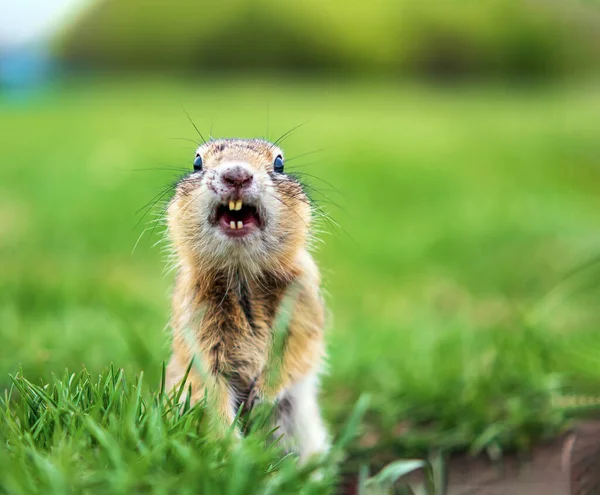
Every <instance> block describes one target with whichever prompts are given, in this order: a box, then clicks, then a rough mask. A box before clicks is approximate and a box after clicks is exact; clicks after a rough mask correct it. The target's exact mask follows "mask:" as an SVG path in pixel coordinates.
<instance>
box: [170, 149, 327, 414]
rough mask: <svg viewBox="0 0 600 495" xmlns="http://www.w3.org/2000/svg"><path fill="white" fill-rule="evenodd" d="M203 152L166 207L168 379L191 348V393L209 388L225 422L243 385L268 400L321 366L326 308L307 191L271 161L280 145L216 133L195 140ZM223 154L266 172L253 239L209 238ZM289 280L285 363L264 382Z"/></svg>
mask: <svg viewBox="0 0 600 495" xmlns="http://www.w3.org/2000/svg"><path fill="white" fill-rule="evenodd" d="M199 153H201V156H202V159H203V171H202V172H201V173H196V174H192V175H190V176H189V177H186V178H184V179H183V180H182V181H181V182H180V184H179V185H178V187H177V191H176V194H175V196H174V198H173V200H172V202H171V204H170V206H169V210H168V224H169V236H170V239H171V242H172V244H173V247H174V252H175V258H176V263H177V277H176V282H175V288H174V293H173V300H172V306H173V307H172V320H171V326H172V328H173V344H172V350H173V353H172V357H171V360H170V362H169V364H168V368H167V382H168V385H169V386H170V387H174V386H176V385H177V384H178V382H180V381H181V380H182V378H183V375H184V372H185V369H186V368H187V366H188V364H189V362H190V360H191V359H192V358H193V357H194V356H195V359H196V366H201V370H202V371H203V373H202V372H200V371H199V370H198V368H196V367H193V368H192V371H191V374H190V383H191V386H192V397H191V398H192V400H193V401H197V400H198V399H199V398H201V397H203V395H204V393H205V389H206V390H207V391H208V393H209V394H212V397H213V399H214V401H213V402H214V403H216V404H217V409H218V411H217V413H218V414H217V416H218V418H220V420H221V422H222V424H223V425H225V426H228V425H229V424H231V422H232V421H233V419H234V416H235V413H236V408H237V407H238V406H239V404H240V403H241V402H242V401H245V400H246V399H247V398H248V395H249V394H252V395H256V396H258V397H259V398H261V399H265V400H274V399H276V398H277V397H283V396H284V395H285V391H286V389H287V388H288V387H289V386H291V385H293V384H294V383H296V382H297V381H299V380H300V379H302V378H303V377H307V376H309V375H312V374H315V373H317V372H318V371H319V369H320V367H321V363H322V359H323V356H324V343H323V332H322V329H323V325H324V308H323V302H322V298H321V295H320V289H319V286H320V276H319V272H318V270H317V267H316V265H315V264H314V262H313V260H312V257H311V256H310V255H309V253H308V252H307V250H306V243H307V240H308V239H309V227H310V213H311V212H310V207H309V204H308V200H307V197H306V195H305V194H304V192H303V190H302V187H301V186H300V184H298V183H297V182H296V181H294V180H293V179H291V178H289V177H287V176H285V175H283V174H275V173H274V172H273V169H272V164H273V160H274V158H275V157H276V156H277V155H281V154H282V152H281V150H279V149H278V148H277V147H275V146H274V145H272V144H271V143H267V142H265V141H260V140H217V141H211V142H209V143H207V144H205V145H203V146H202V147H200V149H199ZM229 161H236V162H243V163H245V164H247V165H249V166H250V167H251V169H252V170H253V172H254V173H255V174H256V176H257V177H258V176H260V177H261V178H262V179H261V180H264V181H265V184H266V185H265V189H264V197H263V198H262V199H263V200H264V204H262V203H261V208H263V211H264V212H265V215H266V217H267V219H268V220H267V222H266V225H265V228H264V232H261V233H260V238H258V237H257V239H256V242H254V241H252V242H253V243H247V244H244V242H238V243H237V244H233V241H232V244H231V247H229V246H230V245H229V244H227V242H226V241H222V240H221V241H218V242H217V240H214V239H217V238H214V239H213V238H211V237H210V236H211V235H212V234H211V232H212V231H211V230H210V227H209V223H208V222H209V217H210V215H211V210H210V208H208V209H207V206H206V204H207V202H208V199H207V198H210V197H212V196H211V194H212V193H211V187H212V184H211V181H216V180H218V176H217V175H216V172H215V170H216V169H217V167H219V165H220V164H222V163H225V162H229ZM271 196H272V197H271ZM292 283H295V284H298V287H299V291H298V293H297V296H296V298H295V304H294V306H293V313H292V317H291V320H290V323H289V329H288V336H287V340H286V345H285V353H284V355H283V365H282V368H281V370H280V371H279V379H278V380H277V381H276V383H275V384H270V383H268V381H267V379H266V377H267V374H268V373H269V371H270V370H268V369H266V368H265V367H266V364H267V359H268V356H269V352H270V349H271V346H272V341H273V323H274V319H275V315H276V313H277V311H278V308H279V306H280V304H281V302H282V299H283V297H284V294H285V293H286V290H287V289H288V287H289V286H290V284H292ZM190 337H191V339H192V343H193V345H190ZM192 347H193V348H192ZM203 377H204V378H203Z"/></svg>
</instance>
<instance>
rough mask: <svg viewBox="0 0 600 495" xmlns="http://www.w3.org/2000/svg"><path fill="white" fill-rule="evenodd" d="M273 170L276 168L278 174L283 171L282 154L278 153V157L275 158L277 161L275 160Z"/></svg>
mask: <svg viewBox="0 0 600 495" xmlns="http://www.w3.org/2000/svg"><path fill="white" fill-rule="evenodd" d="M273 170H275V172H277V173H278V174H282V173H283V158H282V157H281V155H277V157H276V158H275V161H274V162H273Z"/></svg>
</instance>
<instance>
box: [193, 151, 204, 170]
mask: <svg viewBox="0 0 600 495" xmlns="http://www.w3.org/2000/svg"><path fill="white" fill-rule="evenodd" d="M194 170H195V171H196V172H198V171H200V170H202V157H201V156H200V155H196V158H194Z"/></svg>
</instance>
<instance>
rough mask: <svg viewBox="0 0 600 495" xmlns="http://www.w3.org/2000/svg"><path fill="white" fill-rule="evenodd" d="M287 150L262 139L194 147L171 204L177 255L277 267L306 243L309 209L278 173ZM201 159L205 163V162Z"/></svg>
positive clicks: (218, 263)
mask: <svg viewBox="0 0 600 495" xmlns="http://www.w3.org/2000/svg"><path fill="white" fill-rule="evenodd" d="M282 161H283V152H282V151H281V149H279V148H278V147H276V146H274V145H273V144H271V143H269V142H267V141H262V140H243V139H219V140H214V141H212V140H211V141H209V142H207V143H205V144H203V145H202V146H200V147H199V148H198V149H197V151H196V159H195V164H197V165H198V168H200V166H201V170H197V171H195V172H193V173H191V174H189V175H188V176H186V177H184V178H183V179H181V180H180V182H179V183H178V185H177V188H176V192H175V196H174V197H173V199H172V200H171V203H170V205H169V208H168V228H169V235H170V238H171V241H172V242H173V244H174V246H175V249H176V251H177V254H178V255H179V256H180V257H182V258H184V259H186V260H187V261H188V262H191V263H192V264H193V266H200V267H202V266H208V267H217V268H233V267H234V266H240V267H241V268H246V269H248V270H249V271H250V272H257V271H261V270H265V269H267V270H276V269H277V268H278V267H281V266H283V265H285V264H286V263H288V262H290V261H291V260H292V258H293V257H294V255H295V254H296V253H297V252H298V250H299V249H300V248H301V247H303V246H304V244H305V242H306V238H307V235H308V228H309V223H310V206H309V202H308V198H307V196H306V194H305V193H304V191H303V189H302V186H301V185H300V183H299V182H297V181H296V180H295V179H293V178H291V177H289V176H287V175H286V174H285V173H283V172H282V171H281V165H282ZM200 164H201V165H200Z"/></svg>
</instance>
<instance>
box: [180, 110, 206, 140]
mask: <svg viewBox="0 0 600 495" xmlns="http://www.w3.org/2000/svg"><path fill="white" fill-rule="evenodd" d="M181 109H182V110H183V112H184V113H185V115H186V116H187V118H188V120H189V121H190V123H191V124H192V125H193V126H194V129H196V132H197V133H198V136H200V139H202V143H203V144H206V139H204V136H203V135H202V133H201V132H200V131H199V130H198V128H197V127H196V124H194V121H193V120H192V118H191V117H190V114H189V113H187V112H186V111H185V108H183V105H182V106H181Z"/></svg>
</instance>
